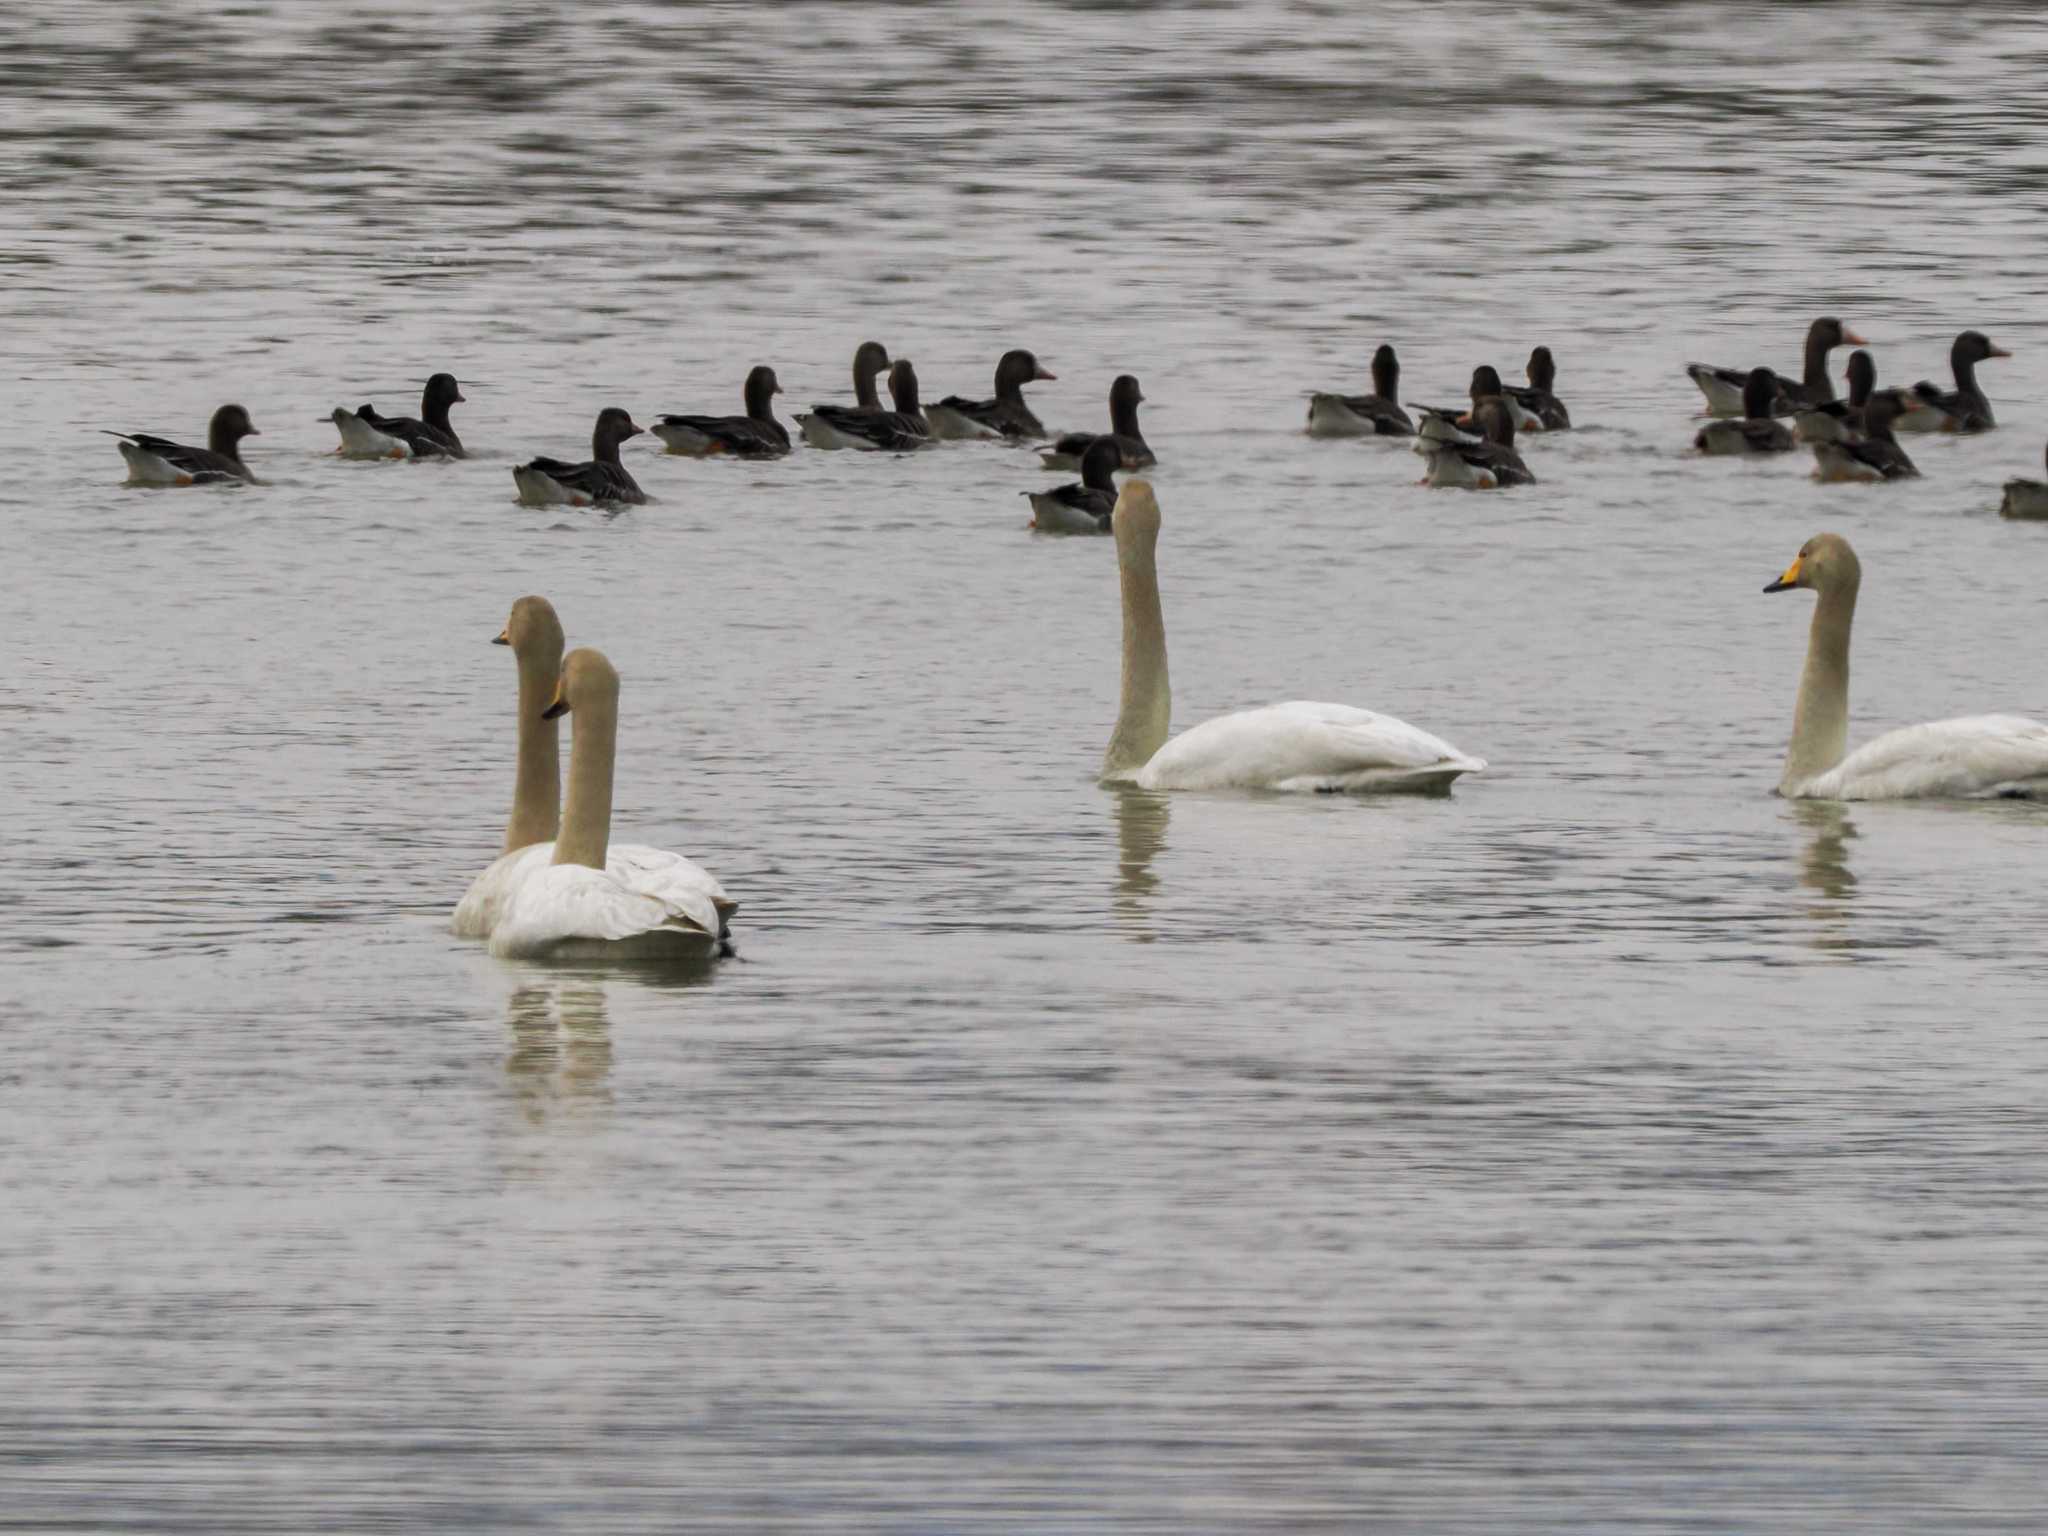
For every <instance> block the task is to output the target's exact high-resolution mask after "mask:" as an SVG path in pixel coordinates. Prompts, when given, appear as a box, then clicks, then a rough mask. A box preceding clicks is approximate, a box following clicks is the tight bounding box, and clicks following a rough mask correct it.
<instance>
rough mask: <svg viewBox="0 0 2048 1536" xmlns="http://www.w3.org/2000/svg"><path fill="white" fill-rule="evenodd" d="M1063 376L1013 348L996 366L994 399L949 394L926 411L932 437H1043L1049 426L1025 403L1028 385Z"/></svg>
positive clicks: (951, 439) (954, 439)
mask: <svg viewBox="0 0 2048 1536" xmlns="http://www.w3.org/2000/svg"><path fill="white" fill-rule="evenodd" d="M1058 377H1059V375H1058V374H1056V373H1053V372H1051V371H1050V370H1048V369H1047V368H1046V367H1045V365H1044V364H1043V363H1041V362H1039V360H1038V359H1037V358H1036V357H1034V356H1033V355H1032V354H1031V353H1029V352H1027V351H1025V350H1024V349H1023V348H1022V347H1013V348H1012V349H1011V350H1010V351H1008V352H1005V353H1004V354H1003V355H1002V358H1001V360H1000V361H998V362H997V364H996V393H995V398H994V399H993V400H968V399H966V398H964V397H962V396H960V395H948V396H946V398H945V399H943V400H941V401H940V402H939V403H938V404H937V405H934V406H932V407H931V408H930V409H929V410H927V411H926V412H925V415H926V417H927V418H928V419H929V420H930V422H931V426H932V436H933V437H936V438H941V439H945V440H948V441H958V440H960V439H962V438H986V437H1009V438H1024V437H1043V436H1045V426H1044V424H1043V423H1042V422H1040V421H1039V419H1038V418H1037V417H1036V416H1034V415H1032V414H1031V407H1030V406H1028V405H1026V404H1025V403H1024V386H1025V385H1026V384H1029V383H1031V382H1032V381H1033V380H1036V379H1044V380H1046V381H1048V382H1050V381H1051V380H1053V379H1056V378H1058Z"/></svg>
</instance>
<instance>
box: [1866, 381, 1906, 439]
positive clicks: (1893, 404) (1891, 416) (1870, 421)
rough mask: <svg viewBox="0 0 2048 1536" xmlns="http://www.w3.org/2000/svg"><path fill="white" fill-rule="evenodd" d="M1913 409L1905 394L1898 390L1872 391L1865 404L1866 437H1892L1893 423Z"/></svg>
mask: <svg viewBox="0 0 2048 1536" xmlns="http://www.w3.org/2000/svg"><path fill="white" fill-rule="evenodd" d="M1912 408H1913V403H1912V402H1911V401H1909V400H1908V399H1907V398H1906V396H1905V394H1904V393H1903V392H1902V391H1900V390H1896V389H1878V390H1872V391H1871V395H1870V398H1869V399H1868V400H1866V401H1864V402H1863V433H1864V436H1866V437H1890V436H1891V435H1892V423H1893V422H1895V421H1897V420H1898V419H1899V418H1900V417H1901V416H1903V415H1905V414H1906V412H1908V411H1909V410H1911V409H1912Z"/></svg>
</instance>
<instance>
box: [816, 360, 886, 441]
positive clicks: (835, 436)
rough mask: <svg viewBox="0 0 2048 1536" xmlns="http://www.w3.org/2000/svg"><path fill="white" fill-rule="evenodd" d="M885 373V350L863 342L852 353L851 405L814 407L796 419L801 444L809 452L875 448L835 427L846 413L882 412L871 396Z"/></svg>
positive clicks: (874, 398) (877, 402)
mask: <svg viewBox="0 0 2048 1536" xmlns="http://www.w3.org/2000/svg"><path fill="white" fill-rule="evenodd" d="M888 371H889V349H888V348H887V347H885V346H883V345H882V344H881V343H880V342H879V341H864V342H862V343H861V344H860V345H859V346H858V347H856V348H854V352H853V404H852V406H851V407H848V406H844V405H814V406H812V407H811V409H810V413H809V414H808V415H802V414H800V415H798V417H797V419H796V425H797V430H798V431H800V432H802V433H803V435H804V441H805V442H807V443H809V444H810V445H811V446H812V447H813V448H872V447H874V446H875V445H874V444H873V443H871V442H868V441H866V440H865V439H862V438H859V437H847V436H845V435H844V434H842V433H841V432H840V431H839V429H838V426H837V419H838V418H839V417H841V416H844V415H846V414H847V413H848V411H849V410H853V411H863V412H867V413H868V414H870V415H872V414H874V413H876V412H878V411H880V410H881V409H882V402H881V400H880V399H879V398H878V397H877V396H876V394H875V380H876V379H878V378H880V377H881V376H882V375H883V374H885V373H887V372H888Z"/></svg>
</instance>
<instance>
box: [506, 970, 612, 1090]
mask: <svg viewBox="0 0 2048 1536" xmlns="http://www.w3.org/2000/svg"><path fill="white" fill-rule="evenodd" d="M506 1022H507V1023H508V1024H509V1025H510V1026H511V1030H512V1049H511V1053H510V1054H509V1055H507V1056H506V1058H505V1075H506V1077H507V1079H508V1080H509V1081H510V1083H511V1085H512V1088H513V1091H514V1092H515V1093H516V1094H517V1095H518V1098H519V1103H520V1107H521V1108H522V1109H523V1110H524V1111H525V1114H526V1117H527V1119H528V1120H530V1121H532V1122H534V1123H536V1124H538V1123H539V1122H541V1121H543V1120H545V1119H547V1118H548V1115H549V1114H550V1112H552V1111H555V1110H559V1109H564V1108H592V1107H596V1108H604V1107H608V1106H609V1105H610V1104H611V1077H612V1029H611V1018H610V1016H609V1014H608V1013H607V1012H606V1007H605V995H604V984H603V983H602V982H600V981H597V980H594V979H591V978H587V977H586V978H580V979H562V980H550V981H545V982H532V983H529V984H527V985H525V986H522V987H519V988H517V989H516V990H514V992H513V993H512V1000H511V1002H510V1004H509V1005H508V1006H507V1008H506Z"/></svg>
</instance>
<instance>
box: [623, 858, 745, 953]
mask: <svg viewBox="0 0 2048 1536" xmlns="http://www.w3.org/2000/svg"><path fill="white" fill-rule="evenodd" d="M604 867H605V870H606V872H607V873H609V874H611V875H612V876H614V877H615V878H616V879H617V880H619V881H620V883H622V884H624V885H625V886H627V887H628V888H629V889H632V890H635V891H639V892H642V893H644V894H646V895H649V896H653V897H655V898H657V899H658V900H661V901H665V902H667V903H668V904H669V905H670V906H671V907H673V908H674V909H675V910H676V911H678V912H680V913H683V914H684V915H685V916H687V917H689V918H690V919H691V920H692V921H694V922H695V923H696V924H697V926H698V927H700V928H702V929H703V930H704V931H705V932H706V933H719V932H722V931H723V929H724V925H725V919H727V918H729V917H731V916H732V914H733V913H735V912H737V911H738V910H739V909H740V904H739V903H738V902H736V901H734V900H733V899H732V898H731V897H730V896H728V895H726V893H725V887H724V886H722V885H720V884H719V883H718V879H717V877H716V876H714V875H713V874H712V873H711V871H710V870H708V869H706V868H705V867H704V866H703V865H701V864H699V863H697V862H696V861H695V860H692V859H688V858H685V857H684V856H683V855H682V854H680V853H671V852H670V851H669V850H668V849H666V848H650V847H649V846H647V845H646V844H645V843H614V844H612V846H611V849H610V851H609V852H608V853H607V854H606V855H605V861H604Z"/></svg>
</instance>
